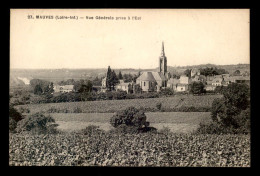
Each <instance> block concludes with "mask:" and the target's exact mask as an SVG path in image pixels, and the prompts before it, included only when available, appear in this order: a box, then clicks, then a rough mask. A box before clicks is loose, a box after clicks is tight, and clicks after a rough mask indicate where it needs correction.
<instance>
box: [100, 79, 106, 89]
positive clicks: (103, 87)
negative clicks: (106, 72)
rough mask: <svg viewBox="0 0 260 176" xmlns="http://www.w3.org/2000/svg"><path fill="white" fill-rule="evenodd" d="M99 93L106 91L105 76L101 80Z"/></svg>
mask: <svg viewBox="0 0 260 176" xmlns="http://www.w3.org/2000/svg"><path fill="white" fill-rule="evenodd" d="M100 91H101V92H106V91H107V77H106V76H105V78H103V79H102V82H101V89H100Z"/></svg>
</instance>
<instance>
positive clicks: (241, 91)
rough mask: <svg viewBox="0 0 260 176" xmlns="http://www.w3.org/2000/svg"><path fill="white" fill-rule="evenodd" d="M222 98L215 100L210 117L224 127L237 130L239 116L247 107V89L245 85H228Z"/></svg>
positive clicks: (248, 102)
mask: <svg viewBox="0 0 260 176" xmlns="http://www.w3.org/2000/svg"><path fill="white" fill-rule="evenodd" d="M223 94H224V97H223V98H220V99H215V100H214V101H213V103H212V112H211V117H212V120H213V121H216V122H219V123H221V124H223V125H224V126H233V127H235V128H238V127H239V126H240V125H242V124H241V123H239V122H238V121H239V117H240V116H239V114H240V113H241V111H243V110H246V109H247V108H250V107H249V104H250V101H249V87H248V86H247V85H246V84H237V83H232V84H229V85H228V87H227V88H226V90H225V92H224V93H223Z"/></svg>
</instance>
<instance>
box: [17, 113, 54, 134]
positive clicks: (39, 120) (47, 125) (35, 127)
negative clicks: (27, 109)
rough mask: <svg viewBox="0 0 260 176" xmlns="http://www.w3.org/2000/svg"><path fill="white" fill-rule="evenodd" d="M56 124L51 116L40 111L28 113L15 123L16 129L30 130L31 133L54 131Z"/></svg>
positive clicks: (19, 130)
mask: <svg viewBox="0 0 260 176" xmlns="http://www.w3.org/2000/svg"><path fill="white" fill-rule="evenodd" d="M56 127H57V124H55V120H54V119H53V118H52V117H51V116H49V115H48V116H45V115H43V114H42V113H36V114H32V115H28V116H27V117H25V118H24V119H23V120H21V121H19V122H18V123H17V129H16V131H17V132H19V133H21V132H31V133H33V134H45V133H56V132H57V130H56Z"/></svg>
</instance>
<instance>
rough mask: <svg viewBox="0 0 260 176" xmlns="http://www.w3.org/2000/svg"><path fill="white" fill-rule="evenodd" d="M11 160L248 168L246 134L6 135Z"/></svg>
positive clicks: (90, 132) (94, 132)
mask: <svg viewBox="0 0 260 176" xmlns="http://www.w3.org/2000/svg"><path fill="white" fill-rule="evenodd" d="M9 141H10V144H9V164H10V165H16V166H17V165H19V166H32V165H33V166H35V165H36V166H73V165H74V166H189V167H195V166H207V167H218V166H221V167H222V166H227V167H249V166H250V137H249V135H231V134H230V135H194V134H185V135H184V134H173V133H168V132H166V133H159V132H149V133H139V134H120V133H117V132H115V131H110V132H103V131H101V130H98V129H95V128H88V129H86V130H84V131H83V132H81V133H67V134H66V133H64V134H56V135H53V134H46V135H25V134H23V135H21V134H10V137H9Z"/></svg>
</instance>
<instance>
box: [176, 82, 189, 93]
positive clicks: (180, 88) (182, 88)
mask: <svg viewBox="0 0 260 176" xmlns="http://www.w3.org/2000/svg"><path fill="white" fill-rule="evenodd" d="M188 90H189V84H181V83H179V84H177V86H176V91H177V92H186V91H188Z"/></svg>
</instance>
